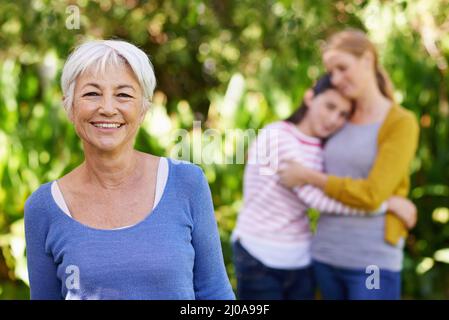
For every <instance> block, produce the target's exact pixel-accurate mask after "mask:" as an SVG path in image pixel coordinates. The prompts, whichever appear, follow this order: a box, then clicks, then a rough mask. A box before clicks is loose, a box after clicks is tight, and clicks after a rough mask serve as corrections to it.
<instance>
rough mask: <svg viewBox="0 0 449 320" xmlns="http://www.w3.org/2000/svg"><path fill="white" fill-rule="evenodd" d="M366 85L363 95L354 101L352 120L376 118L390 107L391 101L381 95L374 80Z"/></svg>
mask: <svg viewBox="0 0 449 320" xmlns="http://www.w3.org/2000/svg"><path fill="white" fill-rule="evenodd" d="M367 83H368V85H367V86H366V87H365V88H364V90H363V94H362V95H360V97H358V98H356V99H355V102H356V108H355V112H354V115H353V118H365V117H367V118H371V117H374V118H377V115H379V114H383V113H384V112H385V111H386V110H387V109H388V108H389V106H390V105H391V100H390V99H388V98H387V97H385V96H384V95H383V94H382V92H381V91H380V89H379V87H378V86H377V83H376V81H375V79H373V80H372V81H367Z"/></svg>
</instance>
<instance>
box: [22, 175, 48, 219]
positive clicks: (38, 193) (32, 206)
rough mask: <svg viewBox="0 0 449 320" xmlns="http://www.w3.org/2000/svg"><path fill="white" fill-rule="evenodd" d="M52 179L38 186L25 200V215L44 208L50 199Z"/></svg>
mask: <svg viewBox="0 0 449 320" xmlns="http://www.w3.org/2000/svg"><path fill="white" fill-rule="evenodd" d="M52 183H53V181H50V182H47V183H44V184H42V185H41V186H39V188H37V189H36V190H35V191H34V192H33V193H31V195H30V196H29V197H28V198H27V200H26V201H25V207H24V209H25V210H24V211H25V216H27V215H28V216H29V215H32V214H33V213H34V212H39V211H42V210H46V209H47V208H48V204H49V201H50V200H51V199H50V197H51V184H52Z"/></svg>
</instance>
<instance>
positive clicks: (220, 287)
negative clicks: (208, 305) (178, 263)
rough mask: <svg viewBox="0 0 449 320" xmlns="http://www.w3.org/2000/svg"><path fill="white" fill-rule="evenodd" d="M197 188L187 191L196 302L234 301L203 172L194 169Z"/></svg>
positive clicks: (209, 193) (196, 168)
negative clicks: (190, 218) (191, 224)
mask: <svg viewBox="0 0 449 320" xmlns="http://www.w3.org/2000/svg"><path fill="white" fill-rule="evenodd" d="M194 174H195V176H194V177H193V178H194V179H195V181H197V186H196V188H195V189H194V190H191V191H192V192H191V193H190V201H191V210H192V211H191V212H192V218H193V223H194V226H193V231H192V245H193V247H194V250H195V262H194V268H193V280H194V288H195V298H196V299H197V300H215V299H217V300H234V299H235V295H234V292H233V291H232V287H231V285H230V282H229V278H228V276H227V273H226V268H225V265H224V260H223V253H222V249H221V242H220V236H219V233H218V228H217V222H216V220H215V214H214V206H213V203H212V196H211V192H210V189H209V185H208V183H207V179H206V177H205V176H204V173H203V171H202V170H201V169H200V168H199V167H196V166H195V172H194Z"/></svg>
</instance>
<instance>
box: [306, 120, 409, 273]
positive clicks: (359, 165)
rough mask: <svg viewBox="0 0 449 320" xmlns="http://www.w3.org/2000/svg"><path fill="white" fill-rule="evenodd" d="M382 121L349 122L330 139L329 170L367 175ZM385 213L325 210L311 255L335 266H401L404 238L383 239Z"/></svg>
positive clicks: (326, 152) (326, 158) (326, 163)
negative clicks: (390, 241) (346, 213)
mask: <svg viewBox="0 0 449 320" xmlns="http://www.w3.org/2000/svg"><path fill="white" fill-rule="evenodd" d="M380 126H381V123H374V124H366V125H356V124H351V123H348V124H347V125H345V126H344V127H343V129H341V130H340V131H339V132H338V133H336V134H335V135H334V136H333V137H331V138H330V139H329V141H328V142H327V143H326V145H325V148H324V166H325V171H326V172H327V173H328V174H332V175H337V176H349V177H352V178H366V177H367V176H368V174H369V172H370V170H371V167H372V165H373V163H374V160H375V159H376V154H377V135H378V132H379V128H380ZM384 224H385V214H381V215H375V216H342V215H332V213H322V215H321V218H320V220H319V222H318V228H317V232H316V234H315V236H314V238H313V240H312V258H313V259H314V260H317V261H319V262H324V263H327V264H331V265H333V266H336V267H342V268H349V269H363V270H366V267H367V266H369V265H376V266H378V267H379V268H380V269H387V270H390V271H400V270H401V269H402V258H403V252H402V248H403V246H404V241H403V239H401V241H399V243H398V245H397V246H392V245H389V244H387V243H386V242H385V241H384Z"/></svg>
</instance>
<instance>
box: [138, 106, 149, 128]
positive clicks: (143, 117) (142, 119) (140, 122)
mask: <svg viewBox="0 0 449 320" xmlns="http://www.w3.org/2000/svg"><path fill="white" fill-rule="evenodd" d="M146 103H148V107H143V108H142V111H141V112H140V118H139V125H142V123H143V121H144V120H145V117H146V115H147V113H148V110H150V103H149V102H146Z"/></svg>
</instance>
